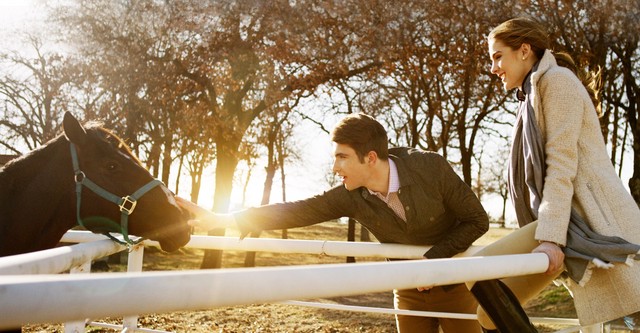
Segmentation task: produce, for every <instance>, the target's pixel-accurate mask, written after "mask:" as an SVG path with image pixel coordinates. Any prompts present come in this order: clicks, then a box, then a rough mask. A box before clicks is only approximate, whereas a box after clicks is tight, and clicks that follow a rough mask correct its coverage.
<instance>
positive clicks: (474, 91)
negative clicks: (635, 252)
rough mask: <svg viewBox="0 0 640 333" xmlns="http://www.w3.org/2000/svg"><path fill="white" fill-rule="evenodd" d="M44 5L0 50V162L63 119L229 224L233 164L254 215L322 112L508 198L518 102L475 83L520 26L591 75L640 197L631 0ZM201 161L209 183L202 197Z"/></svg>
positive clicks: (180, 0)
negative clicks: (530, 26)
mask: <svg viewBox="0 0 640 333" xmlns="http://www.w3.org/2000/svg"><path fill="white" fill-rule="evenodd" d="M44 4H45V5H46V7H47V20H46V22H47V23H46V25H45V26H46V29H42V30H41V31H39V32H38V33H36V34H33V33H31V34H29V35H25V37H24V38H27V39H28V40H29V42H30V47H29V49H28V50H27V51H26V52H25V51H24V50H8V49H5V50H0V73H1V74H0V109H1V110H2V113H1V115H0V153H4V154H23V153H25V152H27V151H28V150H31V149H33V148H36V147H38V146H40V145H42V144H43V143H44V142H46V141H47V140H49V139H51V138H53V137H54V136H55V135H56V134H57V133H59V127H60V124H61V117H62V114H63V112H64V111H66V110H68V111H71V112H73V113H74V114H76V115H77V116H79V117H80V118H82V119H85V120H99V121H102V122H104V124H105V126H106V127H109V128H111V129H114V130H115V131H116V133H118V134H119V135H121V136H122V137H123V138H124V139H125V140H126V141H127V142H128V143H129V144H130V145H131V147H132V148H133V150H134V151H135V152H136V153H137V154H138V155H139V156H141V158H142V159H143V160H144V161H145V163H146V164H147V166H148V167H149V168H150V170H151V171H152V173H153V174H155V175H156V176H157V177H158V178H160V179H162V180H163V181H164V182H165V183H169V180H170V179H174V181H175V182H176V183H180V181H181V180H180V175H181V174H183V173H186V174H189V175H190V177H189V178H190V179H188V180H186V181H188V182H190V183H191V186H189V188H191V193H182V194H181V195H183V196H187V197H189V196H190V198H191V199H192V200H194V201H198V195H199V193H200V188H201V187H202V186H211V187H213V186H215V194H214V195H213V198H210V199H208V200H210V201H209V202H211V203H212V204H213V208H214V210H216V211H227V210H228V209H229V204H230V201H229V198H230V195H231V190H232V187H233V185H234V182H233V177H234V173H235V172H236V169H237V167H238V165H239V163H241V162H242V163H246V165H247V166H248V168H249V173H248V174H247V175H243V177H246V179H249V177H250V170H251V168H258V167H259V168H265V170H266V175H267V178H266V180H265V186H264V194H263V197H262V202H263V203H267V202H269V200H270V198H269V196H270V193H271V187H272V186H273V182H274V179H278V178H280V179H281V181H282V184H283V185H282V186H283V187H284V179H285V176H284V175H285V162H286V161H291V160H292V159H295V158H296V155H297V151H299V149H301V147H298V146H296V144H295V143H296V135H295V133H296V132H295V128H296V127H298V126H300V125H301V124H306V125H307V126H318V128H320V129H322V130H326V129H327V128H328V126H326V119H325V117H331V116H333V117H334V118H335V117H336V116H339V115H341V114H346V113H352V112H365V113H368V114H372V115H374V116H376V117H377V118H378V119H380V121H381V122H383V123H384V124H385V126H386V127H387V128H388V129H389V130H390V131H391V133H390V140H391V142H390V143H391V144H393V145H404V146H412V147H419V148H422V149H427V150H433V151H438V152H440V153H441V154H443V155H445V157H446V158H447V159H448V160H449V161H450V162H451V163H452V164H454V165H455V166H456V168H457V169H458V171H459V173H460V175H461V176H462V177H463V178H464V180H465V181H466V182H467V183H468V184H470V185H471V186H472V187H473V188H474V189H475V190H476V193H478V195H479V196H483V195H485V194H490V193H495V194H498V195H500V196H501V197H502V198H503V200H505V201H506V199H507V195H506V190H505V187H504V177H503V174H504V169H505V166H506V162H505V161H506V154H507V150H508V146H509V143H508V137H509V133H510V130H511V123H512V121H513V119H514V112H515V110H516V104H515V103H514V98H513V96H512V95H511V94H505V93H504V91H503V89H502V87H501V85H500V84H499V82H498V80H497V78H496V77H495V76H492V75H490V73H489V69H490V62H489V58H488V55H487V48H486V40H485V38H486V37H485V36H486V34H487V33H488V32H489V30H490V29H491V28H492V27H494V26H495V25H497V24H498V23H500V22H502V21H504V20H505V19H507V18H511V17H514V16H522V15H526V16H531V17H534V18H537V19H539V20H541V21H543V22H545V23H546V24H547V26H548V30H549V32H550V33H551V35H552V39H553V41H554V45H553V48H554V49H555V50H558V51H566V52H568V53H569V54H571V55H572V56H573V58H574V59H575V60H576V61H577V62H578V64H579V67H580V68H582V69H583V70H584V71H585V73H592V74H593V75H596V78H597V79H598V82H599V88H600V96H599V97H600V101H601V102H600V105H599V106H600V108H601V110H602V113H603V116H602V118H601V124H602V133H603V135H604V138H605V140H606V142H607V144H608V147H609V149H610V155H611V156H612V158H611V159H612V163H613V164H614V166H615V167H616V168H617V169H619V170H622V165H623V163H626V164H628V165H631V164H633V174H632V177H631V179H630V180H629V188H630V189H631V192H632V194H633V195H634V197H635V198H636V201H638V200H640V159H638V157H640V125H639V124H638V108H640V75H639V74H640V73H639V70H640V65H639V63H638V61H637V60H638V57H639V56H640V53H639V39H640V1H638V0H619V1H613V0H595V1H593V0H576V1H568V0H529V1H527V0H520V1H491V0H466V1H465V0H452V1H450V0H446V1H444V0H426V1H425V0H415V1H411V0H398V1H383V0H380V1H377V0H362V1H356V0H353V1H313V0H269V1H258V0H247V1H243V0H238V1H231V0H216V1H202V0H176V1H161V0H129V1H125V0H95V1H83V0H66V1H48V2H46V1H45V2H44ZM51 45H55V46H54V47H51ZM624 156H633V160H624V159H623V157H624ZM258 160H259V161H260V163H261V164H260V165H257V163H258V162H257V161H258ZM208 166H215V183H214V184H202V176H203V170H204V169H205V168H206V167H208ZM185 171H186V172H185ZM236 176H237V175H236ZM183 181H184V180H183ZM176 187H177V185H176ZM283 193H284V191H283Z"/></svg>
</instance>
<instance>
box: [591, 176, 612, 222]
mask: <svg viewBox="0 0 640 333" xmlns="http://www.w3.org/2000/svg"><path fill="white" fill-rule="evenodd" d="M587 188H588V189H589V192H591V197H592V198H593V201H595V202H596V205H597V206H598V209H599V210H600V214H602V217H604V221H605V222H607V225H611V223H609V219H607V215H605V214H604V209H602V205H600V201H598V198H597V197H596V194H595V192H594V191H593V186H592V185H591V183H587Z"/></svg>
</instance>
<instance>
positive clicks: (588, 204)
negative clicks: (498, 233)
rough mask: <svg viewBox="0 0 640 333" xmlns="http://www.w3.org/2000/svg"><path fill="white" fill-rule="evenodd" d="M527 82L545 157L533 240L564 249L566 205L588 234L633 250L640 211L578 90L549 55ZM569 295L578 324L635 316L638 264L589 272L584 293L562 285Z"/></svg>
mask: <svg viewBox="0 0 640 333" xmlns="http://www.w3.org/2000/svg"><path fill="white" fill-rule="evenodd" d="M531 80H532V83H533V84H532V92H531V95H532V105H533V108H534V112H535V116H536V119H537V121H538V124H539V126H540V129H541V131H542V136H543V140H544V141H543V142H544V145H545V154H546V176H545V182H544V189H543V192H542V201H541V204H540V208H539V212H538V227H537V229H536V233H535V238H536V239H537V240H545V241H551V242H555V243H558V244H565V243H566V235H567V228H568V224H569V215H570V210H571V207H572V206H573V207H575V208H576V210H577V212H578V213H579V214H580V215H581V216H582V217H583V218H584V219H585V220H586V221H587V223H588V224H589V225H590V226H591V228H592V229H593V230H594V231H596V232H598V233H600V234H603V235H609V236H619V237H622V238H624V239H626V240H627V241H629V242H632V243H636V244H640V210H639V209H638V206H637V205H636V202H635V201H634V200H633V198H632V197H631V195H630V194H629V192H628V191H627V190H626V189H625V188H624V186H623V184H622V181H621V180H620V178H619V177H618V176H617V175H616V172H615V170H614V168H613V166H612V164H611V161H610V159H609V156H608V154H607V150H606V148H605V143H604V139H603V137H602V134H601V131H600V124H599V122H598V118H597V115H596V111H595V109H594V106H593V104H592V102H591V99H590V97H589V95H588V93H587V91H586V89H585V88H584V86H583V85H582V83H581V82H580V80H579V79H578V78H577V77H576V76H575V75H574V74H573V73H572V72H571V71H570V70H569V69H567V68H564V67H561V66H558V65H557V64H556V61H555V58H554V56H553V54H552V53H551V52H549V51H546V52H545V54H544V56H543V58H542V59H541V61H540V64H539V66H538V70H537V72H535V73H533V74H532V76H531ZM569 289H570V290H571V292H572V294H573V297H574V301H575V306H576V310H577V313H578V318H579V319H580V323H582V324H583V325H589V324H594V323H599V322H604V321H608V320H612V319H615V318H619V317H621V316H623V315H626V314H630V313H634V312H638V311H640V262H635V265H633V266H627V265H623V264H617V265H615V267H614V268H611V269H608V270H604V269H600V268H594V269H593V271H592V275H591V279H590V280H589V281H588V282H587V283H586V284H585V286H584V287H581V286H579V285H578V284H576V283H573V282H572V281H570V283H569Z"/></svg>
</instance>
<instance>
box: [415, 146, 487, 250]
mask: <svg viewBox="0 0 640 333" xmlns="http://www.w3.org/2000/svg"><path fill="white" fill-rule="evenodd" d="M436 161H437V163H438V164H439V168H438V169H439V170H441V171H442V173H441V175H440V181H439V186H438V190H439V191H440V193H441V194H442V200H443V204H444V206H445V208H446V210H447V212H448V213H449V214H452V215H454V217H455V221H456V225H455V226H454V227H453V228H451V230H449V232H448V233H447V234H446V236H445V237H444V238H442V239H441V240H440V241H438V242H437V243H435V244H433V247H432V248H431V249H429V251H427V252H426V253H425V255H424V256H425V257H426V258H429V259H436V258H450V257H452V256H454V255H456V254H458V253H460V252H464V251H465V250H467V248H469V246H471V245H472V244H473V242H475V241H476V240H477V239H478V238H480V237H481V236H482V235H484V233H485V232H487V230H489V217H488V216H487V212H486V211H485V210H484V208H483V207H482V204H481V203H480V200H479V199H478V197H477V196H476V195H475V193H473V191H472V190H471V188H470V187H469V186H468V185H467V184H466V183H465V182H464V181H462V179H460V177H459V176H458V174H456V172H455V171H454V170H453V168H452V167H451V165H449V163H448V162H447V161H446V160H445V159H444V157H440V158H438V159H437V160H436Z"/></svg>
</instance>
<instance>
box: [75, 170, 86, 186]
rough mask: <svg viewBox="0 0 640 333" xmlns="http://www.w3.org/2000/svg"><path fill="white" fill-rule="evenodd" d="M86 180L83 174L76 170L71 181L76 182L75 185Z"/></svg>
mask: <svg viewBox="0 0 640 333" xmlns="http://www.w3.org/2000/svg"><path fill="white" fill-rule="evenodd" d="M85 178H87V176H85V174H84V172H82V171H80V170H78V171H77V172H76V174H75V175H74V177H73V179H74V180H75V181H76V183H82V181H83V180H84V179H85Z"/></svg>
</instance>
